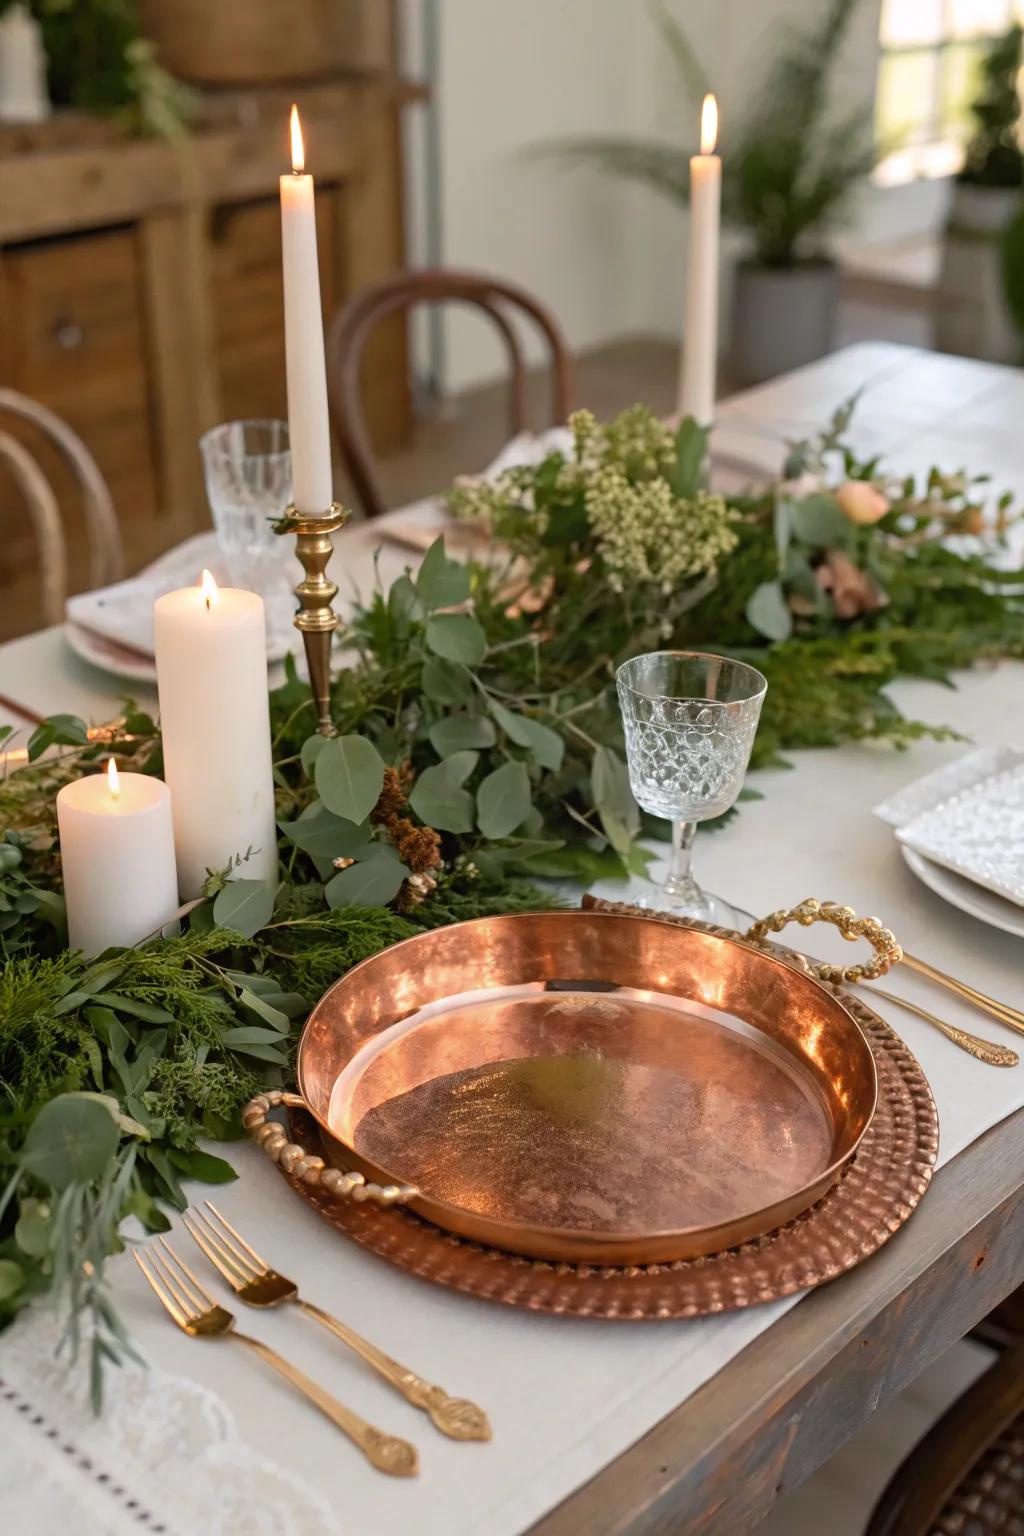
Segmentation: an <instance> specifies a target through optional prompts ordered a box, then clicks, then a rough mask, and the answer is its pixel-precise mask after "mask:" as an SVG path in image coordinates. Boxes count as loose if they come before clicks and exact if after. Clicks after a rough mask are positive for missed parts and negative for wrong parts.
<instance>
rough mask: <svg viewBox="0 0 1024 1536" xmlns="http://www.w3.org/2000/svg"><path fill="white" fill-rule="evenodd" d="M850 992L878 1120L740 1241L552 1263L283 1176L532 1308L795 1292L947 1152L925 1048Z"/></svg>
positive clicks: (629, 1307)
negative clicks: (850, 1154)
mask: <svg viewBox="0 0 1024 1536" xmlns="http://www.w3.org/2000/svg"><path fill="white" fill-rule="evenodd" d="M843 1001H844V1002H845V1005H846V1007H847V1008H848V1009H849V1011H850V1012H851V1013H852V1014H853V1015H854V1017H855V1018H856V1019H857V1022H858V1024H859V1025H860V1027H861V1029H862V1030H863V1032H864V1035H865V1037H866V1038H867V1040H868V1042H869V1044H870V1047H871V1052H872V1055H873V1057H874V1061H875V1066H876V1069H877V1073H878V1102H877V1107H876V1110H875V1114H874V1116H873V1118H872V1121H871V1124H870V1126H869V1127H868V1129H867V1131H866V1132H865V1134H864V1137H863V1139H862V1141H861V1144H860V1147H859V1148H858V1150H857V1154H856V1156H855V1157H854V1158H853V1159H852V1160H851V1162H850V1163H848V1164H847V1167H846V1169H845V1170H844V1173H843V1175H842V1177H841V1178H840V1179H839V1180H838V1182H837V1183H836V1184H835V1185H834V1187H833V1188H832V1189H831V1190H830V1191H829V1193H828V1194H827V1195H825V1197H824V1198H823V1199H822V1200H820V1201H819V1202H818V1203H817V1204H816V1205H815V1206H814V1207H813V1208H812V1209H811V1210H809V1211H807V1212H805V1213H804V1214H803V1215H802V1216H799V1217H797V1218H796V1219H795V1220H794V1221H791V1222H789V1223H788V1224H787V1225H786V1226H784V1227H782V1228H780V1229H778V1230H776V1231H773V1232H768V1233H766V1234H764V1235H763V1236H761V1237H758V1238H756V1239H754V1240H753V1241H751V1242H748V1243H745V1244H742V1245H741V1246H739V1247H738V1248H733V1249H729V1250H727V1251H725V1252H722V1253H717V1254H713V1255H710V1256H708V1257H702V1258H696V1259H680V1260H676V1261H675V1262H673V1263H669V1264H650V1265H644V1266H635V1265H631V1266H626V1267H621V1268H611V1267H606V1266H596V1265H591V1264H567V1263H560V1264H554V1263H549V1262H545V1261H543V1260H540V1259H526V1258H522V1257H519V1256H518V1255H515V1254H509V1253H502V1252H500V1251H499V1250H497V1249H495V1248H487V1247H483V1246H481V1245H480V1244H477V1243H472V1242H467V1241H465V1240H463V1239H461V1238H457V1237H454V1236H453V1235H452V1234H451V1233H450V1232H444V1231H442V1230H441V1229H440V1228H438V1227H435V1226H433V1225H432V1224H430V1223H429V1222H426V1221H423V1220H421V1219H420V1218H419V1217H417V1216H414V1215H413V1214H412V1212H411V1211H406V1210H403V1209H402V1208H401V1207H390V1208H388V1207H383V1208H382V1207H380V1206H377V1205H372V1204H369V1203H367V1204H353V1203H352V1202H351V1201H350V1200H345V1199H337V1198H336V1197H334V1196H332V1195H331V1194H330V1193H329V1191H328V1190H326V1189H324V1188H322V1187H317V1186H315V1185H314V1186H311V1185H309V1184H308V1183H306V1182H305V1181H304V1180H303V1179H302V1178H301V1176H298V1175H296V1174H295V1173H292V1174H288V1173H287V1172H285V1175H284V1176H285V1178H286V1179H287V1180H288V1182H289V1183H290V1184H291V1185H292V1187H293V1188H294V1189H295V1190H296V1192H297V1193H298V1194H299V1195H301V1196H302V1198H303V1199H304V1200H305V1201H307V1202H308V1203H309V1204H310V1205H311V1206H312V1207H313V1208H314V1209H315V1210H317V1211H318V1212H319V1213H320V1215H321V1216H323V1217H324V1219H325V1220H326V1221H328V1222H330V1224H331V1225H332V1226H333V1227H334V1228H335V1229H336V1230H337V1231H338V1232H340V1233H341V1235H342V1236H343V1237H347V1238H350V1239H351V1240H352V1241H353V1242H356V1243H358V1244H359V1245H360V1247H362V1248H364V1249H366V1250H367V1252H369V1253H375V1254H377V1255H378V1256H379V1257H380V1258H382V1259H386V1260H387V1261H388V1262H389V1263H390V1264H394V1265H395V1266H396V1267H397V1268H398V1269H401V1270H404V1271H405V1272H406V1273H408V1274H412V1275H417V1276H419V1278H420V1279H423V1280H428V1281H431V1282H432V1283H433V1284H435V1285H443V1286H446V1287H448V1288H450V1289H452V1290H456V1291H460V1292H462V1293H463V1294H464V1295H468V1296H475V1297H477V1298H479V1299H481V1300H485V1301H494V1302H501V1303H503V1304H505V1305H507V1306H512V1307H519V1308H524V1309H525V1310H527V1311H530V1312H544V1313H553V1314H557V1315H560V1316H572V1317H589V1318H606V1319H609V1320H612V1321H623V1322H629V1321H655V1320H663V1319H668V1318H687V1317H698V1316H702V1315H705V1314H708V1313H718V1312H728V1311H733V1310H735V1309H737V1308H741V1307H750V1306H755V1305H757V1304H759V1303H761V1302H768V1301H775V1300H777V1299H778V1298H779V1297H783V1296H792V1295H794V1294H796V1293H797V1292H799V1291H803V1290H807V1289H808V1288H810V1287H812V1286H817V1285H822V1284H824V1283H825V1282H827V1281H829V1280H834V1279H835V1278H836V1277H837V1276H839V1275H841V1274H844V1273H845V1272H846V1271H847V1270H849V1269H852V1268H854V1266H855V1265H857V1264H860V1263H861V1262H863V1260H865V1259H867V1258H870V1256H871V1255H872V1254H873V1253H875V1252H877V1250H878V1249H879V1248H881V1246H882V1245H883V1243H885V1242H887V1241H888V1240H889V1238H890V1237H892V1236H893V1235H894V1234H895V1233H897V1232H898V1231H899V1230H900V1228H901V1227H902V1226H903V1225H904V1223H905V1222H907V1221H908V1220H909V1219H910V1217H911V1216H912V1214H913V1212H914V1210H915V1209H916V1207H917V1205H918V1203H919V1202H920V1200H921V1198H922V1196H923V1195H924V1193H925V1191H926V1190H927V1188H928V1184H929V1181H930V1179H931V1176H932V1171H933V1168H934V1165H935V1159H936V1156H937V1154H938V1147H939V1134H938V1117H937V1115H936V1111H935V1104H934V1101H933V1099H932V1096H931V1091H930V1089H929V1087H928V1082H927V1079H926V1078H925V1075H924V1073H923V1072H922V1071H921V1068H920V1066H919V1065H918V1062H917V1060H916V1058H915V1057H914V1056H913V1055H912V1053H911V1052H910V1051H909V1050H908V1049H907V1047H906V1046H905V1045H904V1043H903V1041H902V1040H901V1039H900V1038H899V1036H898V1035H896V1034H894V1033H893V1031H892V1030H891V1029H890V1028H889V1026H888V1025H887V1024H885V1023H884V1022H883V1020H882V1019H880V1018H879V1017H878V1015H877V1014H875V1013H873V1012H872V1010H871V1009H870V1008H868V1007H867V1005H866V1004H865V1003H862V1002H861V1001H860V999H859V998H855V997H850V996H846V997H844V998H843ZM290 1120H291V1124H290V1131H291V1135H292V1137H293V1138H294V1140H295V1142H296V1143H298V1144H299V1145H300V1146H302V1147H303V1148H304V1149H305V1150H306V1151H307V1152H308V1153H309V1154H310V1155H311V1156H315V1155H316V1154H317V1153H318V1152H319V1151H320V1150H322V1142H321V1139H320V1133H319V1129H318V1127H317V1124H316V1121H315V1120H314V1119H313V1117H312V1116H311V1115H310V1114H309V1113H308V1112H307V1111H306V1110H305V1109H302V1108H294V1109H292V1111H291V1116H290ZM282 1171H284V1170H282Z"/></svg>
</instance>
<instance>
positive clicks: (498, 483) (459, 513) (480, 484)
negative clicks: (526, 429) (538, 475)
mask: <svg viewBox="0 0 1024 1536" xmlns="http://www.w3.org/2000/svg"><path fill="white" fill-rule="evenodd" d="M534 474H535V470H534V469H533V468H532V467H531V466H530V465H529V464H518V465H515V466H514V467H513V468H511V469H503V470H502V471H501V473H500V474H498V475H495V477H494V479H493V480H482V479H477V478H475V477H470V476H468V475H463V476H462V477H461V478H460V479H458V480H456V482H455V484H454V485H453V486H452V488H451V490H450V491H449V492H448V497H447V501H448V510H449V512H450V513H451V515H452V516H453V517H457V518H464V519H466V520H467V521H471V522H476V523H479V524H480V525H481V526H482V527H483V528H486V529H488V530H489V531H490V532H494V530H495V529H496V528H497V529H499V530H500V529H501V523H502V518H503V517H504V516H507V515H508V514H512V516H513V517H514V519H515V521H516V524H517V527H518V529H519V530H520V531H522V530H523V529H525V528H526V527H527V526H529V527H530V528H531V529H532V531H533V532H534V533H536V534H537V535H538V536H539V535H541V534H543V533H544V531H545V529H546V527H547V521H548V519H547V513H545V512H538V511H537V509H536V506H535V505H534V497H533V481H534Z"/></svg>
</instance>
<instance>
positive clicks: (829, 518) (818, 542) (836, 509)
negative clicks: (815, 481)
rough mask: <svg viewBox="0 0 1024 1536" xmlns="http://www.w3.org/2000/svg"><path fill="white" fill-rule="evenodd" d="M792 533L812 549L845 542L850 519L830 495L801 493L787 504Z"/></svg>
mask: <svg viewBox="0 0 1024 1536" xmlns="http://www.w3.org/2000/svg"><path fill="white" fill-rule="evenodd" d="M790 517H791V519H792V525H793V534H794V536H795V537H796V538H798V539H799V540H800V542H801V543H802V544H810V545H812V546H813V547H814V548H815V549H827V548H829V547H830V546H832V545H837V544H838V545H845V544H846V543H848V542H849V539H850V531H851V529H850V522H849V519H848V518H847V517H845V516H844V514H843V512H842V510H841V509H840V506H839V503H838V502H837V501H836V499H835V497H834V496H829V495H827V494H826V493H825V492H819V493H816V494H815V495H813V496H805V497H803V499H802V500H801V501H794V502H792V503H791V505H790Z"/></svg>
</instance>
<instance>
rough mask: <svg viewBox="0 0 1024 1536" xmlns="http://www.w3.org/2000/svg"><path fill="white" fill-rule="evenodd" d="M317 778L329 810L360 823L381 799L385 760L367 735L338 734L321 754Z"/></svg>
mask: <svg viewBox="0 0 1024 1536" xmlns="http://www.w3.org/2000/svg"><path fill="white" fill-rule="evenodd" d="M315 779H316V788H317V793H318V794H319V796H320V799H321V800H322V801H323V803H324V805H325V806H326V807H327V809H328V810H329V811H333V813H334V815H335V816H341V817H343V818H344V820H345V821H351V822H353V823H355V824H356V825H357V826H358V824H359V823H360V822H362V821H365V820H366V818H367V816H369V814H370V812H371V811H372V810H373V808H374V806H375V805H376V804H377V801H378V799H379V798H380V792H381V789H382V788H383V786H384V762H383V759H382V758H381V755H380V753H379V752H378V751H377V748H376V747H375V746H374V745H373V743H372V742H371V741H367V739H366V737H365V736H336V737H335V738H334V739H333V740H330V741H328V742H327V743H326V744H325V746H324V748H323V750H322V751H321V752H320V754H319V756H318V757H317V760H316V768H315Z"/></svg>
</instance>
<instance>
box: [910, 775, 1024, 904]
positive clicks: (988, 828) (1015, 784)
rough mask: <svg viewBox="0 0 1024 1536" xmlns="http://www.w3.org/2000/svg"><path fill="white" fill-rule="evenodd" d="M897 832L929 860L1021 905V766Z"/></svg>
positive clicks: (1023, 865)
mask: <svg viewBox="0 0 1024 1536" xmlns="http://www.w3.org/2000/svg"><path fill="white" fill-rule="evenodd" d="M896 836H897V837H898V838H899V840H900V842H901V843H903V844H905V845H906V846H908V847H910V848H913V849H915V851H916V852H917V853H920V854H923V855H924V857H925V858H926V859H930V860H931V862H932V863H933V864H941V865H942V867H943V868H944V869H949V870H952V871H953V873H954V874H957V875H963V876H964V877H965V878H966V879H968V880H973V881H974V882H975V884H977V885H981V886H984V887H985V889H986V890H988V891H993V892H994V893H995V894H996V895H997V896H1004V897H1005V898H1006V899H1007V900H1008V901H1012V902H1016V903H1017V904H1018V905H1019V906H1021V907H1024V767H1017V768H1010V769H1008V770H1007V771H1006V772H1004V773H997V774H996V775H995V776H994V777H992V778H990V779H984V780H983V781H982V782H981V783H980V784H975V785H973V786H972V787H971V788H970V789H965V790H963V791H961V793H960V794H958V795H954V796H953V797H952V798H951V799H949V800H944V801H942V802H941V804H939V805H937V806H933V807H932V808H931V809H930V810H927V811H922V812H921V813H920V814H919V815H917V816H914V817H913V818H912V819H911V820H910V821H908V822H907V823H906V824H905V825H904V826H902V827H898V828H897V830H896Z"/></svg>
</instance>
